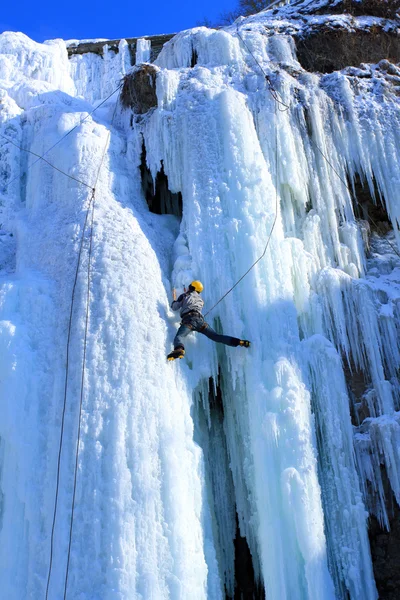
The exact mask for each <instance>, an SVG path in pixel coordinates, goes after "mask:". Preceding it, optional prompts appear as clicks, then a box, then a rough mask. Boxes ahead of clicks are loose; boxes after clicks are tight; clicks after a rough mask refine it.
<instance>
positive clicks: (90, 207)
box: [45, 86, 121, 600]
mask: <svg viewBox="0 0 400 600" xmlns="http://www.w3.org/2000/svg"><path fill="white" fill-rule="evenodd" d="M120 87H121V86H120ZM118 100H119V96H118ZM118 100H117V102H116V104H115V108H114V112H113V116H112V119H111V124H110V127H111V125H112V123H113V121H114V118H115V113H116V109H117V106H118ZM110 135H111V130H110V129H109V131H108V135H107V140H106V143H105V144H104V149H103V154H102V157H101V161H100V166H99V169H98V171H97V175H96V179H95V182H94V185H93V187H91V186H88V187H91V190H92V193H91V196H90V199H89V204H88V207H87V210H86V215H85V221H84V225H83V229H82V235H81V240H80V245H79V252H78V260H77V265H76V269H75V278H74V284H73V287H72V295H71V307H70V313H69V321H68V336H67V350H66V366H65V380H64V398H63V410H62V418H61V432H60V443H59V450H58V461H57V479H56V493H55V501H54V513H53V523H52V529H51V541H50V561H49V571H48V576H47V585H46V596H45V598H46V600H48V593H49V585H50V578H51V572H52V565H53V554H54V531H55V523H56V518H57V509H58V496H59V485H60V473H61V454H62V448H63V439H64V428H65V412H66V405H67V395H68V379H69V378H68V374H69V355H70V342H71V333H72V320H73V309H74V304H75V292H76V286H77V281H78V275H79V269H80V264H81V257H82V250H83V243H84V239H85V232H86V229H87V223H88V219H89V214H90V213H91V223H90V236H89V250H88V270H87V294H86V316H85V334H84V349H83V359H82V378H81V390H80V403H79V420H78V434H77V444H76V452H75V470H74V486H73V497H72V506H71V517H70V530H69V542H68V555H67V566H66V573H65V581H64V600H65V599H66V594H67V586H68V574H69V563H70V554H71V544H72V531H73V519H74V512H75V496H76V484H77V471H78V458H79V443H80V432H81V417H82V404H83V394H84V377H85V364H86V349H87V333H88V325H89V300H90V278H91V262H92V248H93V224H94V208H95V200H96V186H97V182H98V179H99V175H100V170H101V168H102V165H103V162H104V157H105V154H106V150H107V146H108V143H109V140H110ZM85 185H86V184H85Z"/></svg>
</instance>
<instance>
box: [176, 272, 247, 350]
mask: <svg viewBox="0 0 400 600" xmlns="http://www.w3.org/2000/svg"><path fill="white" fill-rule="evenodd" d="M202 291H203V284H202V283H201V281H192V283H191V284H190V285H189V289H188V291H185V292H184V293H183V294H181V295H180V296H179V298H178V299H177V298H176V291H175V289H173V290H172V297H173V300H172V304H171V308H172V310H179V309H180V311H181V319H182V322H181V325H180V327H179V329H178V331H177V334H176V336H175V339H174V349H173V351H172V352H170V354H168V356H167V358H168V360H175V359H176V358H183V357H184V356H185V347H184V345H183V339H184V338H185V337H186V336H187V335H189V333H190V332H191V331H198V332H199V333H202V334H203V335H205V336H207V337H208V338H210V340H213V341H214V342H220V343H221V344H226V345H227V346H235V347H236V346H244V347H245V348H248V347H249V346H250V342H249V341H248V340H240V339H239V338H235V337H231V336H230V335H221V334H219V333H217V332H216V331H214V329H213V328H212V327H210V326H209V324H208V323H206V322H205V320H204V317H203V315H202V314H201V311H202V309H203V306H204V302H203V300H202V298H201V297H200V294H201V292H202Z"/></svg>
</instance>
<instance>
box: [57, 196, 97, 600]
mask: <svg viewBox="0 0 400 600" xmlns="http://www.w3.org/2000/svg"><path fill="white" fill-rule="evenodd" d="M94 204H95V194H94V193H93V196H92V202H91V207H92V212H91V221H90V235H89V251H88V268H87V288H86V316H85V334H84V340H83V358H82V377H81V391H80V397H79V418H78V435H77V439H76V452H75V469H74V487H73V494H72V507H71V517H70V527H69V539H68V554H67V566H66V570H65V581H64V600H65V599H66V597H67V587H68V575H69V563H70V558H71V546H72V530H73V524H74V515H75V496H76V484H77V477H78V460H79V444H80V440H81V420H82V405H83V394H84V384H85V367H86V350H87V335H88V327H89V302H90V274H91V265H92V249H93V221H94Z"/></svg>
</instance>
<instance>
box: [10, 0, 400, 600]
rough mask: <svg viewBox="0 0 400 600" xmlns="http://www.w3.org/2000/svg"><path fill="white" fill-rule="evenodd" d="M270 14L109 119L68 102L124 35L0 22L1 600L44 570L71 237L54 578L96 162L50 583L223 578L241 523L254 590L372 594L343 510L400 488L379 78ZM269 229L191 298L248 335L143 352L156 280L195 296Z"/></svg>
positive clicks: (363, 539)
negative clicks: (362, 215) (362, 213)
mask: <svg viewBox="0 0 400 600" xmlns="http://www.w3.org/2000/svg"><path fill="white" fill-rule="evenodd" d="M321 3H322V4H323V1H322V0H321ZM322 4H321V6H322ZM303 5H304V6H303ZM306 5H307V2H303V4H302V6H303V8H304V7H306ZM299 6H300V5H299ZM294 10H295V9H294V7H293V6H291V5H288V6H284V7H282V8H280V9H276V10H275V11H263V12H262V13H260V15H259V16H255V17H251V18H249V19H246V20H239V21H238V22H237V24H236V25H235V26H233V27H231V28H227V29H225V30H219V31H214V30H208V29H206V28H196V29H194V30H192V31H186V32H182V33H180V34H178V35H177V36H175V37H174V38H173V39H172V40H171V41H170V42H168V43H167V44H166V45H165V47H164V49H163V50H162V52H161V54H160V55H159V56H158V58H157V61H156V64H157V67H158V71H157V83H156V85H157V90H156V91H157V98H158V108H155V109H152V110H151V111H149V112H148V113H147V114H145V115H135V114H132V113H131V112H130V111H129V110H125V111H123V110H122V109H121V107H120V106H119V105H118V95H117V94H115V95H114V96H112V97H111V98H110V99H109V100H108V101H107V102H106V103H105V104H104V105H103V106H102V107H101V108H99V110H97V111H96V112H94V113H93V114H91V113H92V111H93V109H94V108H95V107H96V106H98V104H99V103H100V102H101V101H102V100H103V99H105V98H106V97H107V96H109V95H110V94H111V93H112V92H113V91H114V90H115V89H116V88H117V86H118V84H119V82H120V79H121V77H122V76H123V75H124V74H125V73H127V72H128V71H129V69H130V68H131V57H130V53H129V48H128V46H127V44H126V42H124V41H121V42H120V46H119V52H118V53H115V52H112V51H110V50H109V49H108V48H107V46H105V51H104V55H103V57H100V56H97V55H95V54H90V53H89V54H86V55H79V56H78V55H76V56H73V57H72V58H71V60H70V62H69V63H68V59H67V52H66V45H65V43H64V42H62V41H60V40H56V41H54V42H47V43H46V44H42V45H41V44H36V43H34V42H32V41H31V40H29V39H28V38H26V36H23V35H22V34H12V33H6V34H2V35H1V36H0V103H1V111H0V134H1V135H2V137H0V349H1V353H0V401H1V402H0V406H1V407H2V408H1V412H2V418H1V420H0V473H1V476H0V499H1V502H0V505H1V513H0V542H1V543H0V565H1V567H0V583H1V587H2V589H3V590H4V594H5V596H6V597H7V598H9V599H10V600H20V598H25V597H27V598H29V597H31V598H38V597H41V596H44V593H45V589H46V582H47V577H48V569H49V558H50V536H51V528H52V519H53V514H54V499H55V485H56V473H57V457H58V451H59V444H60V428H61V420H62V415H63V398H64V390H65V375H66V343H67V335H68V323H69V316H70V311H71V294H72V290H73V285H74V277H75V272H76V267H77V261H78V253H79V248H80V241H81V239H83V246H82V248H83V254H82V260H81V264H80V269H79V271H78V277H77V285H76V294H75V301H74V305H73V310H72V328H71V340H70V342H71V343H70V349H69V367H68V373H67V374H68V385H67V395H66V410H65V418H64V435H63V445H62V453H61V462H60V488H59V498H58V506H57V515H56V520H55V529H54V556H53V568H52V572H51V578H50V588H49V589H50V597H54V598H57V597H60V596H61V594H62V590H63V587H64V582H65V569H66V562H67V548H68V538H69V523H70V514H71V502H72V485H73V478H74V464H75V449H76V440H77V430H78V418H79V410H80V409H79V398H80V385H81V378H82V360H83V353H84V349H83V337H84V331H85V318H86V288H87V268H88V254H87V252H88V247H89V243H90V239H89V231H88V230H86V232H84V231H83V224H84V221H85V215H86V211H87V209H88V206H89V198H90V193H91V188H92V187H93V186H94V185H95V184H96V181H97V175H98V181H97V185H96V190H97V191H96V205H95V213H94V233H93V259H92V271H91V279H90V298H89V308H90V310H89V329H88V345H87V351H86V363H85V379H84V388H83V390H84V394H83V404H82V417H81V437H80V444H79V454H78V472H77V495H76V504H75V513H74V523H73V531H72V545H71V559H70V564H69V571H68V590H67V591H68V597H71V598H80V599H82V600H89V599H93V600H94V599H95V598H96V599H97V598H110V599H111V598H115V599H117V598H118V599H121V600H123V599H127V598H137V599H143V600H144V599H147V598H157V599H164V598H165V599H166V598H170V599H171V600H178V599H179V600H189V599H190V600H194V599H206V598H207V599H210V600H211V599H212V600H215V599H219V598H221V599H222V598H223V597H225V593H226V592H227V593H228V594H229V595H230V596H232V595H233V594H234V588H235V563H236V562H237V560H238V557H237V556H236V557H235V543H234V540H235V535H236V533H237V529H236V520H237V525H238V530H239V532H240V535H241V536H242V537H245V538H246V541H247V544H248V547H249V549H250V553H251V557H252V566H253V569H254V577H255V580H256V583H257V584H258V585H260V586H261V587H262V588H263V589H264V590H265V594H266V597H268V598H271V599H273V600H275V599H278V598H279V599H281V598H283V599H287V600H292V599H296V600H297V599H298V600H306V599H307V600H311V599H313V600H314V599H315V600H324V599H326V600H328V599H329V600H333V599H334V598H338V599H343V600H344V599H345V598H347V597H349V598H351V600H364V599H367V600H375V598H377V592H376V588H375V582H374V577H373V571H372V565H371V557H370V550H369V543H368V535H367V512H366V507H367V508H368V509H369V510H373V511H374V512H375V514H377V515H378V516H379V518H380V519H381V521H382V523H384V524H386V525H387V513H386V505H385V502H386V500H387V499H386V498H385V495H384V493H383V486H382V481H381V480H380V479H379V477H380V475H379V473H380V465H381V464H382V465H384V466H385V467H386V469H387V472H388V476H389V481H390V484H391V486H392V489H393V493H394V495H395V497H396V499H397V501H398V502H400V491H399V490H400V488H399V468H400V458H399V447H400V443H399V438H398V436H399V430H398V413H397V412H396V411H398V409H399V400H400V393H399V392H400V386H399V382H398V379H397V374H398V369H399V366H400V354H399V351H398V344H397V343H396V342H397V340H398V331H399V311H398V306H399V298H400V294H399V293H398V292H399V289H400V287H399V286H400V283H399V268H400V266H399V261H398V256H397V255H396V253H395V251H394V250H393V248H396V243H398V241H399V231H398V223H399V222H400V214H399V210H400V208H399V203H398V198H397V190H398V189H399V184H400V181H399V173H400V168H399V167H400V165H399V148H400V110H399V98H398V95H396V94H395V93H394V92H393V87H395V85H396V81H397V79H396V78H397V76H398V74H397V72H392V71H391V67H390V66H389V67H388V65H387V64H380V65H374V66H367V65H363V66H361V67H360V68H359V69H354V68H353V69H347V70H344V71H341V72H334V73H331V74H325V75H317V74H312V73H308V72H306V71H305V70H304V69H302V67H301V65H300V63H299V61H298V60H297V56H296V50H295V44H294V41H293V37H292V34H294V33H295V32H299V31H300V30H301V28H302V27H303V26H304V27H305V26H306V25H307V24H309V23H308V20H312V19H313V18H314V19H316V20H315V21H314V24H317V21H319V20H320V19H325V21H326V19H327V18H328V17H327V15H319V16H318V17H312V16H304V15H302V16H301V14H300V12H298V13H297V14H296V13H295V12H293V11H294ZM306 12H307V11H306ZM335 19H336V22H337V23H339V24H340V26H343V27H346V26H347V25H346V24H347V21H346V19H347V17H340V16H338V15H335V17H332V20H335ZM358 19H361V17H360V18H358ZM354 22H355V21H352V23H353V25H354ZM359 25H360V26H363V24H362V22H361V21H360V24H359ZM238 33H240V35H241V36H242V38H243V39H240V37H239V35H238ZM147 50H148V48H147ZM147 50H146V48H141V51H142V54H141V59H143V60H144V59H145V58H146V57H145V56H144V52H145V51H147ZM255 59H257V61H259V65H257V63H256V62H255ZM260 67H262V69H263V70H264V72H263V71H261V68H260ZM366 73H367V76H365V74H366ZM265 75H267V76H268V78H266V77H265ZM391 77H394V78H395V79H396V81H394V80H391V79H390V78H391ZM271 85H272V86H273V89H271V87H270V86H271ZM116 103H117V109H116V110H114V109H115V105H116ZM75 126H76V127H75ZM74 127H75V129H74V130H73V131H72V132H71V133H68V132H69V131H70V130H71V129H72V128H74ZM108 132H110V136H109V135H108ZM67 133H68V135H67V137H65V138H64V139H63V140H62V141H61V142H60V143H57V142H58V141H59V139H60V138H61V137H62V136H64V135H65V134H67ZM143 144H144V147H145V150H146V161H147V165H148V168H149V169H150V171H151V174H152V176H153V180H154V182H156V181H157V173H159V172H160V171H162V170H163V172H164V173H165V175H166V176H167V178H168V188H169V190H170V192H172V193H178V192H180V193H181V194H182V199H183V214H182V219H181V220H179V218H178V217H175V216H173V215H155V214H152V213H150V212H149V210H148V206H147V205H146V201H145V199H144V195H143V190H142V187H141V181H140V169H139V166H140V164H141V160H142V151H143ZM19 146H22V147H23V148H25V149H27V150H31V151H32V152H35V153H36V154H39V155H43V154H44V153H46V159H47V160H48V162H50V163H51V164H53V165H55V166H57V167H58V168H59V169H61V170H62V171H63V173H60V172H59V171H56V170H55V169H53V168H52V167H51V165H49V164H48V163H46V162H44V161H39V162H38V161H36V158H35V157H33V156H32V155H29V154H27V153H26V152H21V151H20V150H19V148H18V147H19ZM49 149H50V150H49ZM103 156H104V161H103V162H102V159H103ZM100 165H101V168H100V171H99V167H100ZM65 174H67V175H69V176H70V177H72V178H73V179H71V178H70V177H66V175H65ZM357 177H359V178H360V179H361V181H362V182H364V184H365V186H367V187H369V189H370V191H371V194H372V195H375V199H376V201H377V202H382V203H383V204H384V206H385V208H386V210H387V214H388V220H390V221H391V223H392V224H393V227H394V230H393V233H389V234H388V235H387V236H386V238H385V239H382V238H376V236H373V237H372V238H371V251H370V254H369V256H366V245H365V242H366V236H368V231H367V228H366V227H365V223H364V222H361V221H360V220H358V219H356V217H355V210H354V194H355V187H354V182H355V180H356V178H357ZM77 180H78V181H77ZM82 182H83V183H84V184H86V185H83V184H82ZM82 235H83V237H82ZM267 241H268V247H267V249H266V252H265V256H264V257H263V259H262V260H261V261H259V262H258V263H257V264H256V266H255V267H254V269H252V270H251V272H250V273H249V274H248V275H247V277H246V279H245V280H244V281H243V282H242V283H240V284H239V285H238V286H237V287H235V289H234V290H233V291H232V293H230V294H229V295H228V296H227V297H226V298H225V299H224V300H223V302H221V303H220V304H218V306H217V307H215V308H214V309H213V310H212V311H211V312H210V314H209V315H208V316H207V319H208V321H209V323H210V324H211V325H212V326H213V327H215V328H216V329H221V330H223V331H224V332H226V333H230V334H232V335H235V336H238V337H242V338H246V339H250V340H251V342H252V347H251V349H250V350H246V349H243V348H238V349H234V348H229V347H224V346H219V345H213V344H212V343H211V342H210V341H209V340H207V339H206V338H204V337H203V336H201V335H196V336H190V337H189V338H188V341H187V346H186V357H185V360H184V361H179V364H177V363H173V364H169V363H166V361H165V355H166V354H167V353H168V351H169V349H170V348H171V342H172V339H173V336H174V333H175V331H176V328H177V325H178V321H177V319H176V317H175V316H174V315H173V313H172V311H171V310H170V308H169V302H170V297H171V288H172V287H176V288H177V289H178V291H181V290H182V289H183V287H184V286H185V285H187V284H188V283H190V281H191V280H192V279H194V278H196V279H197V278H198V279H201V280H202V282H203V283H204V294H203V296H204V300H205V307H206V308H205V311H207V310H209V309H210V308H211V307H212V306H213V305H214V304H215V303H216V302H217V301H218V299H220V298H221V297H222V296H223V294H224V293H225V292H226V291H227V290H228V289H229V288H231V287H232V286H233V285H234V284H235V283H236V282H237V281H238V279H239V278H240V277H241V276H242V275H243V274H244V273H245V272H246V271H247V269H248V268H249V266H250V265H251V264H252V263H254V262H255V261H256V260H257V258H259V257H260V256H261V255H262V254H263V252H264V250H265V248H266V243H267ZM344 369H346V372H349V373H350V374H351V373H354V372H362V373H363V377H364V380H365V390H363V394H362V397H359V398H353V396H350V397H349V393H348V387H347V386H346V381H345V377H344ZM210 378H211V379H210ZM217 383H218V393H217V391H216V386H217ZM210 386H211V387H212V386H214V393H215V394H217V395H218V397H219V398H220V402H221V403H222V408H221V407H220V411H219V412H218V411H216V409H215V407H214V406H213V405H212V404H211V403H210V402H209V398H210ZM362 410H363V411H364V412H366V416H367V418H365V419H363V420H362V422H361V423H360V424H358V423H357V429H356V436H355V439H354V438H353V426H352V417H351V415H353V418H354V414H355V413H357V414H359V415H360V414H361V412H362ZM216 463H218V464H216ZM371 488H372V489H373V491H374V497H373V500H374V501H373V502H372V501H371V497H370V492H369V490H370V489H371ZM253 583H254V582H253Z"/></svg>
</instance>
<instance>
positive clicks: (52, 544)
mask: <svg viewBox="0 0 400 600" xmlns="http://www.w3.org/2000/svg"><path fill="white" fill-rule="evenodd" d="M94 194H95V190H94V189H93V190H92V194H91V196H90V200H89V205H88V208H87V210H86V215H85V221H84V224H83V229H82V235H81V241H80V244H79V252H78V261H77V266H76V269H75V278H74V284H73V286H72V297H71V307H70V312H69V321H68V337H67V352H66V364H65V380H64V402H63V410H62V417H61V433H60V444H59V449H58V461H57V480H56V494H55V501H54V514H53V523H52V527H51V538H50V562H49V571H48V575H47V585H46V596H45V597H46V600H47V598H48V594H49V585H50V577H51V570H52V566H53V552H54V530H55V523H56V518H57V508H58V494H59V487H60V471H61V452H62V447H63V439H64V423H65V411H66V407H67V393H68V371H69V351H70V341H71V332H72V316H73V309H74V304H75V291H76V285H77V282H78V275H79V266H80V262H81V256H82V248H83V241H84V237H85V231H86V226H87V221H88V217H89V211H90V206H91V204H92V201H93V200H94Z"/></svg>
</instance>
